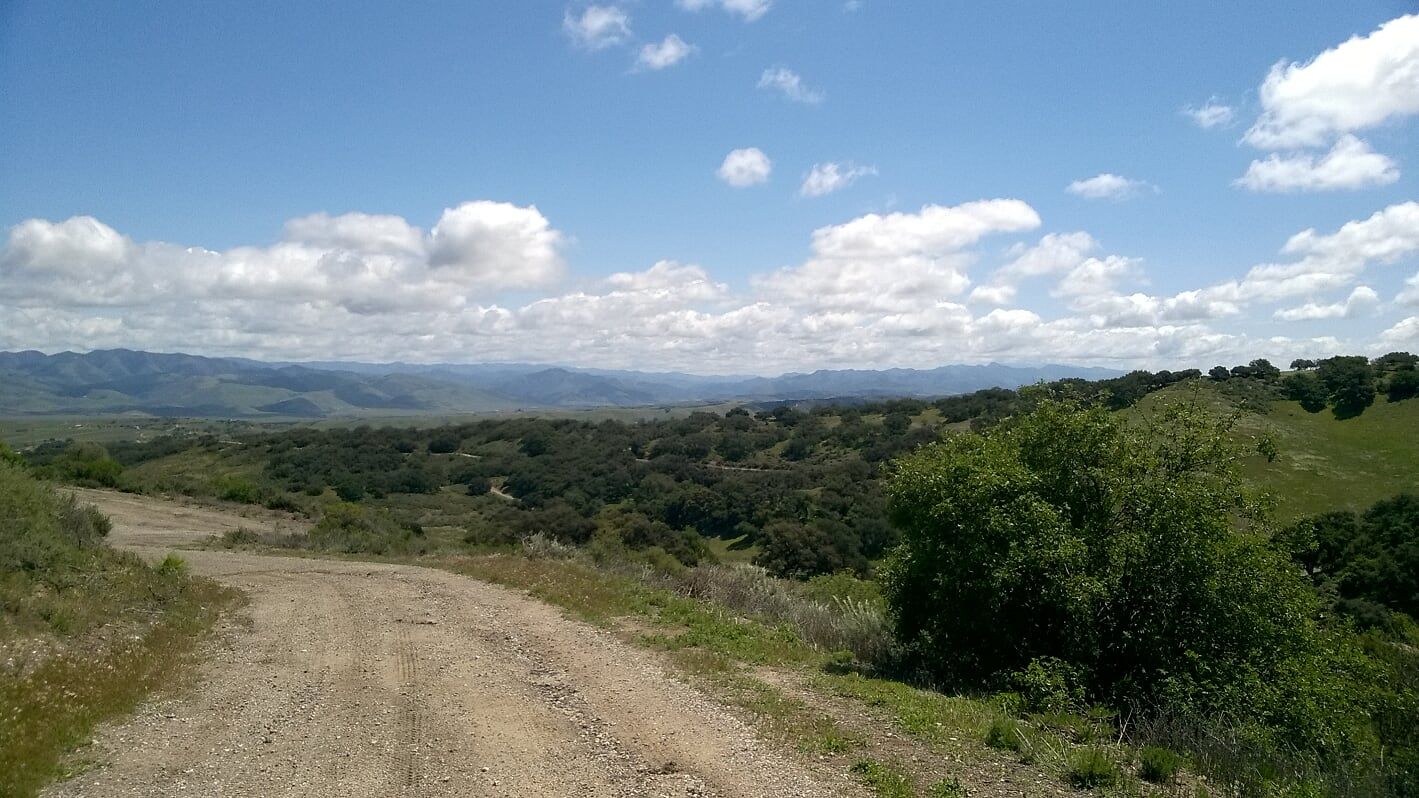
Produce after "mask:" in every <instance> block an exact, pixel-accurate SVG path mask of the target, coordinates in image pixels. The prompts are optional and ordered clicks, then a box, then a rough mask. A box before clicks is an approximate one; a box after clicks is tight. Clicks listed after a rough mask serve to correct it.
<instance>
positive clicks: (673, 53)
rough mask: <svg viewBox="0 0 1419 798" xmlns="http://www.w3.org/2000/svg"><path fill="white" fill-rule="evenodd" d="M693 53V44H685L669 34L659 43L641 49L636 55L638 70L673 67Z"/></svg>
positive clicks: (677, 37)
mask: <svg viewBox="0 0 1419 798" xmlns="http://www.w3.org/2000/svg"><path fill="white" fill-rule="evenodd" d="M694 52H695V46H694V45H693V44H686V43H685V40H684V39H681V38H680V37H679V36H676V35H675V34H673V33H672V34H670V35H669V36H666V37H665V38H664V39H662V40H660V41H659V42H651V43H649V44H646V45H644V46H642V47H641V49H640V52H639V53H638V54H637V55H636V67H637V68H638V69H649V70H661V69H665V68H666V67H671V66H674V65H676V64H678V63H680V62H681V61H684V60H685V59H686V58H689V57H690V55H691V54H693V53H694Z"/></svg>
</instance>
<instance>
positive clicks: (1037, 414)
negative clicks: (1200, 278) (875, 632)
mask: <svg viewBox="0 0 1419 798" xmlns="http://www.w3.org/2000/svg"><path fill="white" fill-rule="evenodd" d="M1243 455H1244V452H1243V451H1242V450H1241V449H1240V448H1239V446H1238V444H1237V443H1235V441H1234V440H1233V438H1232V437H1231V435H1230V430H1229V429H1228V427H1227V426H1226V425H1225V424H1224V423H1222V422H1219V421H1216V420H1214V419H1212V418H1211V417H1210V416H1208V415H1207V414H1206V412H1205V411H1203V410H1202V409H1200V408H1199V407H1196V406H1193V405H1190V404H1174V405H1170V406H1168V407H1167V408H1166V409H1165V410H1164V411H1163V414H1162V416H1161V418H1157V419H1155V420H1154V423H1152V424H1148V425H1136V424H1135V425H1129V424H1126V423H1125V422H1124V420H1122V419H1119V418H1117V417H1116V416H1113V415H1111V414H1109V413H1108V412H1107V411H1105V410H1103V409H1102V408H1095V409H1083V408H1082V407H1081V406H1080V405H1078V404H1074V403H1069V402H1058V401H1053V400H1046V401H1043V402H1041V403H1040V404H1039V405H1038V407H1037V408H1036V409H1035V410H1033V411H1032V412H1030V413H1028V414H1026V415H1023V416H1017V417H1015V418H1013V419H1010V420H1008V421H1006V422H1004V423H1002V424H1001V425H999V426H997V427H995V428H993V429H991V430H989V431H987V432H985V433H983V434H968V435H958V436H954V437H952V438H949V439H947V440H946V441H943V442H941V443H938V444H936V445H934V446H932V447H929V448H927V449H924V450H921V451H920V452H918V453H916V454H913V455H911V456H908V457H907V458H905V459H904V460H903V461H901V462H900V463H899V464H898V470H897V473H896V475H895V476H894V478H893V479H892V481H891V484H890V490H889V495H890V502H891V504H890V506H891V518H892V520H893V522H894V523H895V524H896V525H897V526H898V528H899V529H900V530H901V533H902V538H903V544H902V545H901V546H900V547H899V548H898V549H897V550H896V552H895V553H894V554H893V556H892V557H891V559H890V560H889V562H888V564H887V565H886V566H885V567H884V572H883V580H882V581H883V586H884V591H885V595H886V597H887V600H888V602H889V606H890V608H891V613H892V620H893V624H894V628H895V631H896V634H897V636H898V639H899V641H900V642H901V643H902V644H903V645H904V646H905V648H906V650H907V651H908V652H909V653H910V654H911V655H912V656H913V657H914V659H915V663H916V664H917V665H918V666H919V667H921V668H923V669H924V670H926V671H927V672H929V673H930V674H932V675H933V676H935V677H936V678H938V679H940V680H942V681H945V682H948V683H953V684H957V685H968V686H974V687H978V688H985V689H999V688H1001V687H1003V686H1006V685H1008V684H1010V683H1011V682H1012V676H1016V675H1019V674H1023V673H1025V672H1026V671H1028V670H1030V669H1031V668H1032V667H1033V668H1034V669H1044V670H1045V671H1047V672H1048V673H1051V674H1056V675H1059V676H1060V678H1062V679H1065V680H1066V681H1070V682H1077V684H1078V687H1079V689H1080V690H1082V692H1083V693H1084V694H1085V695H1086V696H1087V697H1088V698H1089V699H1092V700H1102V701H1105V702H1108V703H1110V704H1111V705H1113V706H1114V707H1118V708H1123V707H1130V706H1140V707H1144V708H1153V709H1157V710H1165V711H1167V712H1169V713H1172V714H1174V715H1178V716H1186V717H1192V718H1195V719H1199V720H1200V719H1204V718H1209V717H1217V716H1229V717H1232V718H1235V719H1237V720H1239V721H1242V722H1248V723H1252V724H1255V726H1256V727H1257V728H1264V729H1268V730H1269V732H1267V733H1269V734H1273V735H1275V739H1277V740H1285V741H1287V742H1289V743H1293V744H1300V745H1303V746H1306V747H1307V748H1309V749H1310V750H1325V749H1326V747H1327V746H1334V747H1335V748H1336V749H1337V750H1339V749H1341V748H1345V747H1346V746H1348V745H1355V746H1359V745H1361V744H1362V743H1363V741H1364V740H1366V739H1368V737H1366V735H1367V734H1368V731H1367V730H1368V728H1369V727H1368V721H1367V720H1366V719H1365V717H1364V707H1363V706H1362V705H1361V699H1360V698H1358V697H1357V695H1358V694H1359V692H1360V691H1356V692H1355V693H1354V694H1352V693H1351V692H1348V691H1350V690H1352V689H1353V688H1354V685H1353V684H1352V683H1351V682H1349V681H1347V680H1348V679H1349V678H1350V677H1349V675H1348V673H1349V672H1348V671H1347V669H1348V668H1352V667H1353V668H1357V669H1358V668H1359V667H1360V665H1359V664H1358V663H1359V662H1361V661H1362V660H1361V655H1360V654H1359V653H1358V650H1357V649H1354V648H1346V647H1345V646H1344V645H1342V644H1340V643H1338V642H1336V641H1335V640H1332V639H1330V638H1329V637H1327V635H1326V633H1325V632H1324V631H1323V630H1321V629H1320V628H1319V627H1318V626H1317V625H1316V623H1315V621H1314V620H1313V619H1314V618H1315V616H1316V614H1317V609H1318V603H1317V599H1316V597H1315V595H1314V594H1313V593H1312V591H1311V590H1310V588H1309V586H1308V585H1307V584H1306V581H1305V580H1304V579H1303V578H1302V577H1301V576H1300V574H1298V573H1297V572H1296V571H1295V570H1294V569H1293V567H1292V566H1291V564H1290V563H1289V562H1288V561H1287V558H1286V557H1285V556H1284V555H1283V554H1282V553H1281V552H1279V551H1277V550H1276V549H1274V548H1273V547H1272V546H1271V544H1270V543H1269V541H1268V539H1267V535H1266V532H1267V529H1268V528H1267V525H1266V523H1265V518H1264V516H1263V515H1262V514H1261V513H1260V512H1259V511H1258V506H1259V505H1257V504H1256V503H1255V502H1254V501H1253V500H1252V497H1251V496H1250V495H1249V494H1248V493H1247V492H1246V490H1245V488H1243V487H1241V485H1242V480H1241V479H1240V478H1239V473H1238V471H1237V468H1238V465H1237V464H1238V463H1239V462H1240V461H1241V459H1242V457H1243ZM1239 517H1240V518H1246V519H1248V520H1249V528H1248V529H1247V531H1245V532H1243V531H1240V530H1238V529H1237V528H1236V527H1235V526H1234V519H1236V518H1239ZM1337 674H1340V675H1337Z"/></svg>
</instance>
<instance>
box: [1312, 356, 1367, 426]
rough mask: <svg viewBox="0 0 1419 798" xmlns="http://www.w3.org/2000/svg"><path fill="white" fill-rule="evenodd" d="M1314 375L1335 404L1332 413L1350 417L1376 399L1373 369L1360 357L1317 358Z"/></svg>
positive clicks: (1341, 416) (1358, 413) (1363, 410)
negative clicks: (1320, 359)
mask: <svg viewBox="0 0 1419 798" xmlns="http://www.w3.org/2000/svg"><path fill="white" fill-rule="evenodd" d="M1316 375H1317V376H1318V377H1319V378H1320V383H1321V385H1322V386H1324V388H1325V392H1326V394H1327V395H1328V396H1329V397H1330V402H1331V404H1332V405H1333V406H1334V407H1335V415H1336V416H1337V417H1340V418H1352V417H1354V416H1358V415H1360V414H1361V413H1363V412H1365V408H1367V407H1369V406H1370V405H1372V404H1374V401H1375V370H1374V368H1373V367H1372V366H1371V365H1370V361H1369V360H1368V359H1367V358H1364V357H1361V356H1340V357H1330V358H1326V359H1325V360H1322V361H1320V363H1319V364H1317V367H1316Z"/></svg>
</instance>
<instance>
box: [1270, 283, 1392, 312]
mask: <svg viewBox="0 0 1419 798" xmlns="http://www.w3.org/2000/svg"><path fill="white" fill-rule="evenodd" d="M1379 302H1380V295H1379V294H1377V293H1375V290H1374V289H1373V288H1370V287H1369V286H1365V285H1361V286H1357V287H1356V288H1355V290H1354V291H1351V292H1350V296H1349V297H1347V298H1346V299H1345V301H1343V302H1332V303H1330V304H1327V305H1321V304H1318V303H1315V302H1307V303H1306V304H1304V305H1300V306H1298V307H1294V308H1283V309H1281V310H1278V311H1276V318H1278V319H1281V320H1282V321H1314V320H1317V319H1353V318H1355V317H1356V316H1359V315H1361V314H1363V313H1365V312H1367V311H1369V310H1372V309H1373V308H1374V307H1375V306H1376V305H1378V304H1379Z"/></svg>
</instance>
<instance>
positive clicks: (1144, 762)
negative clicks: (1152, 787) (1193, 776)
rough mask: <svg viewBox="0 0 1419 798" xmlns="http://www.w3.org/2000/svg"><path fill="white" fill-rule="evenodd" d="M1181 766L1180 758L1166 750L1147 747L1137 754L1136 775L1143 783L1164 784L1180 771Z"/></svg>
mask: <svg viewBox="0 0 1419 798" xmlns="http://www.w3.org/2000/svg"><path fill="white" fill-rule="evenodd" d="M1182 766H1183V758H1182V756H1181V755H1179V754H1177V753H1175V752H1173V751H1170V750H1168V749H1167V748H1158V747H1157V746H1147V747H1145V748H1144V749H1143V750H1141V751H1139V752H1138V775H1139V776H1141V777H1143V780H1144V781H1151V782H1153V783H1154V784H1166V783H1167V782H1170V781H1172V780H1173V777H1174V776H1176V775H1177V773H1178V771H1179V770H1182Z"/></svg>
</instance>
